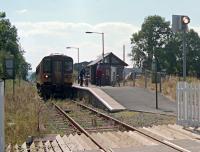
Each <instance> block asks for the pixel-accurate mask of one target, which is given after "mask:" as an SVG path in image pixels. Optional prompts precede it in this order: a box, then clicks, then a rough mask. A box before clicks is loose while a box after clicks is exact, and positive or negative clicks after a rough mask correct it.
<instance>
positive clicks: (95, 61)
mask: <svg viewBox="0 0 200 152" xmlns="http://www.w3.org/2000/svg"><path fill="white" fill-rule="evenodd" d="M109 55H113V56H115V57H116V58H117V59H118V60H119V61H120V62H121V63H122V64H123V65H124V66H128V64H127V63H125V62H124V61H123V60H121V59H120V58H119V57H117V56H116V55H114V54H113V53H112V52H109V53H106V54H104V58H106V57H107V56H109ZM102 59H103V56H102V55H101V56H99V57H98V58H97V59H96V60H94V61H92V62H91V63H89V64H88V65H87V66H92V65H95V64H97V63H99V62H101V61H102Z"/></svg>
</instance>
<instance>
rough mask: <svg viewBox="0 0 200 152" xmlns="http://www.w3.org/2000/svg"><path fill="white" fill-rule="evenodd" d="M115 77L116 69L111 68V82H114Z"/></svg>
mask: <svg viewBox="0 0 200 152" xmlns="http://www.w3.org/2000/svg"><path fill="white" fill-rule="evenodd" d="M116 75H117V67H113V66H111V77H110V80H111V82H115V81H116Z"/></svg>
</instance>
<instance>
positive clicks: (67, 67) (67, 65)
mask: <svg viewBox="0 0 200 152" xmlns="http://www.w3.org/2000/svg"><path fill="white" fill-rule="evenodd" d="M72 69H73V63H72V61H64V72H69V71H72Z"/></svg>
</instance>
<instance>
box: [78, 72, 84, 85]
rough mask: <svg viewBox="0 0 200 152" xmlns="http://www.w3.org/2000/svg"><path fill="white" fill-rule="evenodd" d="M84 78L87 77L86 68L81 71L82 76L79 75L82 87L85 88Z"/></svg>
mask: <svg viewBox="0 0 200 152" xmlns="http://www.w3.org/2000/svg"><path fill="white" fill-rule="evenodd" d="M84 76H85V68H83V69H82V70H81V72H80V75H79V77H80V86H83V78H84Z"/></svg>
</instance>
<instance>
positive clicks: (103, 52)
mask: <svg viewBox="0 0 200 152" xmlns="http://www.w3.org/2000/svg"><path fill="white" fill-rule="evenodd" d="M85 33H86V34H92V33H96V34H101V35H102V61H103V63H104V33H103V32H85Z"/></svg>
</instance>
